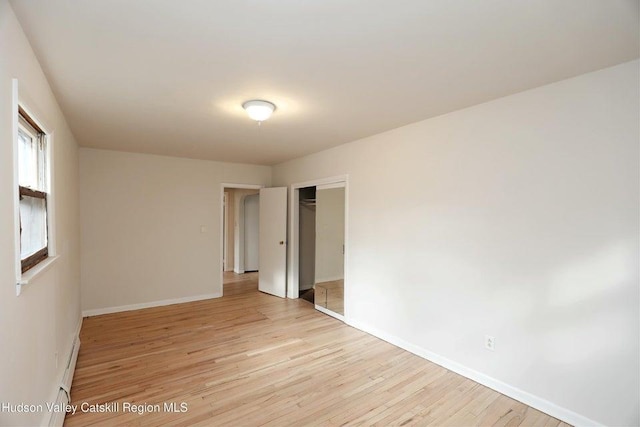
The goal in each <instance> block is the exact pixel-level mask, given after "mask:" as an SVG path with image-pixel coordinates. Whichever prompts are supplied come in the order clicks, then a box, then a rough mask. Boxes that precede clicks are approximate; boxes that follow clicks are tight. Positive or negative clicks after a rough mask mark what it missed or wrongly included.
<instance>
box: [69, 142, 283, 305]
mask: <svg viewBox="0 0 640 427" xmlns="http://www.w3.org/2000/svg"><path fill="white" fill-rule="evenodd" d="M270 179H271V170H270V168H269V167H265V166H252V165H240V164H232V163H221V162H212V161H205V160H192V159H183V158H174V157H164V156H155V155H146V154H135V153H124V152H116V151H106V150H96V149H88V148H82V149H81V150H80V182H81V185H80V200H81V228H82V309H83V311H88V310H94V313H95V312H96V311H95V310H97V309H109V308H113V307H121V306H129V305H135V304H151V303H154V302H157V301H164V300H172V299H186V298H202V297H213V296H220V295H222V283H221V281H220V276H221V272H220V270H221V268H222V266H221V262H220V260H221V259H222V258H221V257H222V254H221V246H222V245H221V236H220V232H221V227H220V221H221V219H220V214H221V202H222V190H221V183H223V182H233V183H238V184H264V185H268V184H269V182H270ZM201 227H205V229H206V232H204V233H202V232H201Z"/></svg>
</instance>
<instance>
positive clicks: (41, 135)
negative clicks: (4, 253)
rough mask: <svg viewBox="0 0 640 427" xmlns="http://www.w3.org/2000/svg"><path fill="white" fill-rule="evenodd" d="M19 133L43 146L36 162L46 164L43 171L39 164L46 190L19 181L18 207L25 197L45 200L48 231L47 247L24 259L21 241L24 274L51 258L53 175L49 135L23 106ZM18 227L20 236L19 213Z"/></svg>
mask: <svg viewBox="0 0 640 427" xmlns="http://www.w3.org/2000/svg"><path fill="white" fill-rule="evenodd" d="M22 120H24V121H25V122H26V125H25V124H23V123H22ZM17 121H18V132H20V131H22V132H24V133H26V134H28V135H29V136H30V137H31V138H32V139H36V140H37V142H38V143H40V144H43V146H44V147H43V149H42V157H38V158H37V159H36V162H38V163H40V162H42V163H44V165H43V166H42V169H40V166H41V165H40V164H38V165H37V166H38V179H37V181H38V184H39V185H40V186H41V188H42V189H43V190H44V191H42V190H36V189H33V188H29V187H24V186H21V185H20V183H19V181H18V183H17V184H18V205H19V204H20V200H22V199H23V197H33V198H37V199H42V200H44V209H45V210H44V215H45V229H46V236H45V237H46V245H45V246H44V247H43V248H41V249H39V250H38V251H36V252H35V253H33V254H31V255H29V256H28V257H26V258H22V256H21V255H20V253H21V246H20V245H21V243H20V242H21V239H20V242H19V243H20V244H19V246H18V248H17V249H18V257H19V258H20V270H21V273H22V274H24V273H25V272H27V271H29V270H30V269H32V268H33V267H35V266H36V265H38V264H40V263H41V262H43V261H45V260H46V259H47V258H49V254H50V249H49V248H50V245H51V243H50V242H51V239H50V234H51V233H50V231H51V230H50V226H49V225H50V223H49V217H50V208H49V191H50V187H49V181H50V173H51V169H50V164H49V159H50V156H49V149H50V147H49V144H48V142H49V141H48V134H47V133H46V132H45V131H44V130H43V129H42V127H41V126H39V125H38V123H37V122H36V121H35V120H34V119H33V118H32V116H31V115H29V113H27V112H26V111H25V109H24V108H22V106H21V105H18V118H17ZM19 164H20V162H19V154H18V164H17V165H16V168H17V169H18V170H17V174H18V176H19V173H20V171H19V167H20V166H19ZM18 225H19V233H20V234H19V235H20V236H21V235H22V219H21V218H20V214H19V212H18Z"/></svg>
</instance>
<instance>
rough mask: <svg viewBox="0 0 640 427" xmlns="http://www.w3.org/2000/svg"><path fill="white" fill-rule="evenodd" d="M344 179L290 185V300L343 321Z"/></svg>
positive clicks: (345, 209) (345, 227)
mask: <svg viewBox="0 0 640 427" xmlns="http://www.w3.org/2000/svg"><path fill="white" fill-rule="evenodd" d="M346 189H347V188H346V178H341V177H340V178H334V179H328V180H323V181H320V182H310V183H304V184H295V185H293V186H292V201H291V219H292V221H291V224H290V235H291V240H292V242H291V243H292V245H291V248H290V259H291V260H292V266H291V269H290V272H289V274H290V276H289V279H290V283H291V287H290V288H291V292H290V294H289V297H290V298H298V297H299V298H301V299H304V300H306V301H309V302H312V303H313V304H314V306H315V308H316V309H317V310H319V311H322V312H324V313H326V314H328V315H330V316H333V317H336V318H338V319H341V320H344V316H345V257H346V244H345V242H346V239H345V237H346V229H347V221H346V211H347V206H346Z"/></svg>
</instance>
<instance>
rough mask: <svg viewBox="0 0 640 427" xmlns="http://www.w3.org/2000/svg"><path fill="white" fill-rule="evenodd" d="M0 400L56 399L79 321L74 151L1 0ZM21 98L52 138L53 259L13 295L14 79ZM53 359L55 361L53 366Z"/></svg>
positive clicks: (5, 417)
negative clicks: (20, 290) (0, 361)
mask: <svg viewBox="0 0 640 427" xmlns="http://www.w3.org/2000/svg"><path fill="white" fill-rule="evenodd" d="M0 40H2V42H1V43H0V58H1V60H0V141H1V143H0V236H2V240H3V243H2V245H0V277H1V281H0V283H1V284H2V286H0V348H2V363H0V402H9V403H12V404H19V403H28V404H44V403H45V402H47V401H51V400H53V399H54V394H55V393H57V391H58V385H59V381H60V380H61V377H62V374H63V372H64V368H65V366H64V364H65V362H66V360H67V357H68V355H69V351H70V350H71V345H72V342H73V339H74V335H75V333H76V331H77V328H78V327H79V322H80V266H79V260H80V253H79V248H80V244H79V243H80V242H79V226H78V223H79V221H78V216H79V213H78V212H79V209H78V151H77V145H76V142H75V140H74V137H73V135H72V134H71V132H70V131H69V128H68V126H67V124H66V122H65V118H64V116H63V115H62V112H61V111H60V108H59V107H58V104H57V102H56V99H55V98H54V96H53V93H52V92H51V89H50V87H49V84H48V83H47V80H46V78H45V76H44V74H43V73H42V70H41V68H40V65H39V63H38V60H37V59H36V57H35V55H34V53H33V51H32V50H31V47H30V45H29V43H28V41H27V38H26V37H25V35H24V33H23V32H22V29H21V28H20V25H19V23H18V21H17V20H16V17H15V15H14V13H13V11H12V9H11V7H10V5H9V4H8V3H7V1H6V0H0ZM13 78H17V79H18V80H19V94H20V101H21V102H24V103H26V105H27V106H28V107H29V108H30V109H31V111H32V113H33V114H34V115H35V117H37V119H39V120H40V121H41V122H42V124H43V125H44V126H45V129H46V130H47V131H50V132H51V133H52V137H53V153H52V156H53V163H54V166H55V170H54V175H53V182H54V186H53V191H54V192H55V198H56V200H55V210H56V218H55V224H54V225H53V226H54V227H55V235H56V237H57V252H58V255H59V257H58V259H57V260H56V262H55V263H54V264H53V265H52V266H51V267H50V268H49V269H48V270H47V271H45V272H43V273H42V274H41V275H39V276H37V277H36V278H35V279H34V280H33V281H32V282H31V283H30V284H29V285H27V286H25V287H24V288H23V290H22V294H21V295H20V296H18V297H17V296H16V286H15V283H16V281H15V271H14V260H15V248H14V245H13V235H14V200H13V194H14V191H13V160H12V159H13V152H12V140H13V136H12V119H13V118H12V116H13V113H12V102H13V101H12V79H13ZM56 354H58V360H59V362H58V364H57V366H56ZM48 417H49V414H48V413H46V412H45V413H39V412H36V413H29V414H20V413H8V412H0V424H1V425H38V424H41V423H42V422H44V421H46V420H47V419H48Z"/></svg>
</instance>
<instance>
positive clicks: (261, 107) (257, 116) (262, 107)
mask: <svg viewBox="0 0 640 427" xmlns="http://www.w3.org/2000/svg"><path fill="white" fill-rule="evenodd" d="M242 108H244V109H245V110H246V111H247V114H248V115H249V117H251V118H252V119H253V120H255V121H257V122H258V123H260V122H264V121H265V120H267V119H268V118H269V117H271V114H272V113H273V112H274V111H275V109H276V106H275V105H274V104H273V103H271V102H269V101H262V100H259V99H254V100H251V101H247V102H245V103H244V104H242Z"/></svg>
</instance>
